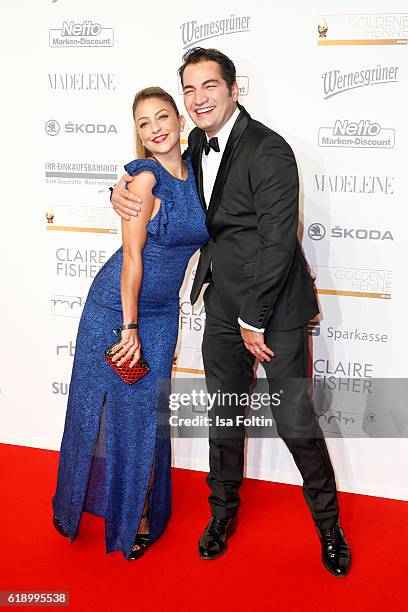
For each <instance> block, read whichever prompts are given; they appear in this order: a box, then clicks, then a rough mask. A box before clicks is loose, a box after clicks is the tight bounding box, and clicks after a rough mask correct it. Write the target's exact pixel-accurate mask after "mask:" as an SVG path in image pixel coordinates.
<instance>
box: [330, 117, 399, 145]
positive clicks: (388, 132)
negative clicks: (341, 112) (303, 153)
mask: <svg viewBox="0 0 408 612" xmlns="http://www.w3.org/2000/svg"><path fill="white" fill-rule="evenodd" d="M318 142H319V147H353V148H357V149H393V148H394V146H395V130H394V129H392V128H384V127H382V126H381V125H380V124H379V123H377V122H374V121H370V120H369V119H360V121H350V120H349V119H336V121H335V122H334V125H333V126H330V127H321V128H319V137H318Z"/></svg>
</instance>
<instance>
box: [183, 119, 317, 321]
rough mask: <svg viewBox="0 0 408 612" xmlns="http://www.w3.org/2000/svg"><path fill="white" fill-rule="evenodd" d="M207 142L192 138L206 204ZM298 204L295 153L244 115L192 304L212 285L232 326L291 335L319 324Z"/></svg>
mask: <svg viewBox="0 0 408 612" xmlns="http://www.w3.org/2000/svg"><path fill="white" fill-rule="evenodd" d="M205 139H206V136H205V133H204V132H203V131H202V130H200V129H199V128H195V129H194V130H193V131H192V132H191V134H190V137H189V153H190V154H191V157H192V163H193V168H194V172H195V176H196V181H197V189H198V192H199V195H200V198H201V201H202V202H204V193H203V182H202V170H201V157H202V149H203V143H204V141H205ZM298 199H299V181H298V172H297V166H296V161H295V157H294V155H293V152H292V149H291V148H290V146H289V145H288V144H287V142H286V141H285V140H284V139H283V138H282V137H281V136H279V134H277V133H276V132H274V131H272V130H270V129H269V128H267V127H266V126H264V125H262V123H259V122H258V121H255V120H254V119H251V117H250V116H249V114H248V113H247V112H246V110H245V109H244V108H243V107H241V112H240V114H239V116H238V119H237V121H236V122H235V125H234V127H233V129H232V132H231V134H230V137H229V139H228V143H227V146H226V149H225V151H224V154H223V157H222V161H221V164H220V168H219V171H218V175H217V179H216V182H215V185H214V189H213V192H212V196H211V201H210V202H209V203H208V204H209V205H208V213H207V220H206V225H207V228H208V230H209V234H210V241H209V242H208V243H207V245H206V246H205V247H204V248H203V249H202V251H201V255H200V260H199V263H198V268H197V272H196V276H195V280H194V284H193V288H192V292H191V302H192V303H194V302H195V301H196V300H197V298H198V296H199V293H200V291H201V288H202V285H203V284H204V283H205V282H206V281H207V282H208V280H210V279H211V280H212V285H213V287H214V289H215V291H216V292H217V296H218V297H219V303H220V306H221V307H222V310H223V313H224V316H227V317H228V318H231V320H234V321H236V320H237V319H238V317H240V318H241V319H242V320H243V321H245V323H248V324H250V325H253V326H254V327H257V328H264V327H268V328H269V329H274V330H288V329H293V328H295V327H299V326H300V325H303V324H304V323H306V322H307V321H308V320H309V319H311V318H313V317H314V316H315V315H316V314H317V313H318V306H317V301H316V296H315V292H314V288H313V283H312V280H311V277H310V274H309V272H308V269H307V265H306V261H305V258H304V256H303V253H302V250H301V248H300V245H299V242H298V239H297V227H298V215H299V208H298ZM210 266H211V268H212V271H211V269H210ZM211 277H212V278H211Z"/></svg>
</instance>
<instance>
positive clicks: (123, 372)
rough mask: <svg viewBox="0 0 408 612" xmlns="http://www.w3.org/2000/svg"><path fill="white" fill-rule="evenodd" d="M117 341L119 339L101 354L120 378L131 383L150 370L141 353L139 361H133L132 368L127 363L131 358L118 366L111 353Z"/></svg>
mask: <svg viewBox="0 0 408 612" xmlns="http://www.w3.org/2000/svg"><path fill="white" fill-rule="evenodd" d="M119 342H120V340H119V341H118V342H115V343H114V344H111V345H110V346H108V348H107V349H106V350H105V353H104V355H103V356H104V358H105V360H106V361H107V362H108V363H109V365H111V366H112V368H113V369H114V370H115V372H116V373H117V374H119V376H120V377H121V379H122V380H123V381H124V382H125V383H126V384H128V385H131V384H132V383H134V382H136V381H138V380H140V379H141V378H142V376H144V375H145V374H147V373H148V372H150V368H149V366H148V364H147V362H146V361H145V359H144V357H143V355H140V358H139V361H137V363H135V365H134V366H133V367H132V368H130V367H129V363H130V361H131V360H128V361H126V362H125V363H123V364H122V365H121V366H119V367H118V365H117V362H116V361H112V357H113V355H112V353H111V351H112V349H113V348H114V347H115V346H116V345H117V344H119Z"/></svg>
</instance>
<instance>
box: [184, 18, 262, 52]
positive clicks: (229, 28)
mask: <svg viewBox="0 0 408 612" xmlns="http://www.w3.org/2000/svg"><path fill="white" fill-rule="evenodd" d="M249 20H250V16H249V15H246V16H245V17H238V16H236V15H230V16H229V17H227V18H226V19H216V20H213V19H211V20H209V21H205V22H204V23H198V22H197V21H196V20H195V19H193V20H191V21H185V22H184V23H182V24H181V26H180V30H181V40H182V43H183V49H188V48H189V47H193V46H195V45H197V44H198V43H201V42H203V41H204V40H209V39H210V38H216V37H218V36H226V35H227V34H237V33H242V32H249Z"/></svg>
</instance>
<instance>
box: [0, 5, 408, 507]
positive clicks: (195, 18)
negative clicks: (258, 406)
mask: <svg viewBox="0 0 408 612" xmlns="http://www.w3.org/2000/svg"><path fill="white" fill-rule="evenodd" d="M192 7H193V8H192ZM406 8H407V7H406V3H405V2H400V1H394V2H392V3H391V4H389V3H386V2H384V0H383V1H382V2H370V3H368V2H357V3H356V2H350V1H346V2H344V1H343V2H338V1H337V2H335V1H332V0H331V1H327V2H326V3H324V2H319V3H313V6H312V7H309V6H308V5H307V3H306V4H305V3H304V2H301V1H300V0H296V1H295V2H292V3H284V2H278V3H273V4H270V3H268V2H263V1H255V2H252V3H249V4H248V3H247V2H243V1H242V0H236V1H235V2H234V3H226V4H225V3H224V4H223V5H221V4H220V3H219V2H215V1H213V0H209V1H208V2H206V3H205V4H203V5H202V6H201V5H200V4H195V5H192V4H191V3H188V2H179V3H177V4H176V5H175V4H168V3H165V2H161V1H159V2H158V4H156V5H155V6H154V7H153V9H152V10H150V9H149V10H148V7H143V6H142V5H141V4H140V3H134V2H130V1H129V0H119V2H116V3H115V4H114V5H113V4H112V5H111V6H110V5H109V3H105V4H104V3H101V2H97V1H96V0H86V1H85V2H79V1H78V0H70V1H69V2H68V0H44V1H43V2H42V3H41V5H39V4H38V3H34V4H33V3H29V2H22V3H21V6H20V7H19V10H21V11H23V10H24V12H25V15H24V17H25V18H24V23H25V24H26V25H21V31H20V34H21V35H20V36H19V37H17V38H16V37H15V36H13V37H11V36H10V37H9V39H10V40H8V41H7V40H6V44H5V47H6V48H5V50H4V52H3V57H4V58H7V57H12V58H13V59H12V60H11V59H10V66H8V67H6V68H5V72H4V73H3V75H4V78H5V79H7V81H8V83H9V84H8V88H7V91H8V94H9V96H5V98H6V100H5V104H6V106H5V109H6V110H5V115H4V119H6V120H5V121H4V123H5V124H7V125H5V127H4V130H5V132H4V134H5V135H6V145H7V144H8V146H7V147H6V148H7V150H8V154H7V159H5V160H4V167H5V168H6V170H7V172H8V176H9V177H10V180H6V181H5V191H4V192H3V193H4V197H5V204H7V205H6V206H5V207H4V213H3V214H4V217H3V218H4V220H5V223H4V225H3V231H2V245H1V246H2V249H3V257H2V261H3V273H2V277H3V289H4V291H3V292H2V293H3V297H2V300H3V303H4V309H3V314H2V321H3V325H2V340H3V343H2V344H3V357H4V359H3V364H2V369H1V375H0V376H1V383H0V427H1V434H0V435H1V437H0V440H1V441H2V442H7V443H12V444H22V445H27V446H36V447H40V448H49V449H58V448H59V444H60V439H61V435H62V430H63V425H64V417H65V408H66V401H67V394H68V389H69V379H70V373H71V367H72V360H73V356H74V352H75V336H76V330H77V326H78V321H79V316H80V314H81V310H82V307H83V304H84V301H85V298H86V295H87V291H88V288H89V285H90V283H91V281H92V279H93V278H94V277H95V275H96V274H97V272H98V270H99V269H100V267H101V266H102V265H103V264H104V262H105V261H106V260H107V259H108V258H109V256H110V255H111V254H112V253H113V252H114V251H115V250H116V249H117V248H118V247H119V246H120V223H119V219H118V217H117V216H116V215H115V214H114V212H113V210H112V208H111V206H110V203H109V197H108V191H107V188H108V186H109V185H112V184H113V183H114V182H115V181H116V180H117V178H118V177H119V176H121V174H122V171H123V164H124V163H126V162H128V161H130V160H131V159H133V158H134V142H133V141H134V127H133V121H132V116H131V105H132V100H133V96H134V94H135V92H136V91H137V90H139V89H140V88H142V87H145V86H149V85H156V84H157V85H161V86H162V87H164V88H166V89H168V90H169V91H170V92H171V93H172V94H173V95H174V96H175V98H176V100H177V101H178V103H179V105H180V108H181V109H182V108H183V100H182V96H181V92H180V86H179V83H178V77H177V73H176V71H177V68H178V66H179V65H180V63H181V56H182V53H183V52H184V51H185V50H187V49H189V48H190V47H192V46H196V45H202V46H206V47H211V46H213V47H217V48H219V49H221V50H222V51H224V52H225V53H227V54H228V55H230V56H231V57H232V58H233V59H234V60H235V62H236V66H237V71H238V75H239V77H238V81H239V87H240V94H241V95H240V101H241V103H242V104H243V105H244V106H245V107H246V108H247V110H248V111H249V113H250V114H252V115H253V116H254V117H256V118H257V119H259V120H260V121H263V122H264V123H266V124H267V125H269V126H270V127H272V128H273V129H275V130H276V131H278V132H280V133H281V134H282V135H283V136H284V137H285V138H286V139H287V140H288V142H289V143H290V144H291V146H292V147H293V149H294V151H295V154H296V157H297V160H298V164H299V172H300V177H301V183H302V190H301V201H300V206H301V225H300V228H299V232H300V234H301V238H302V243H303V248H304V250H305V253H306V255H307V258H308V261H309V263H310V266H311V268H312V270H313V272H314V274H315V275H316V286H317V288H318V293H319V299H320V303H321V307H322V313H323V316H322V317H321V320H319V321H317V322H315V323H314V324H313V325H311V326H310V335H311V340H312V341H313V366H312V367H313V377H314V379H315V381H316V380H320V381H321V382H322V381H323V383H325V382H330V383H331V385H332V386H331V389H332V390H335V389H336V388H337V387H338V386H339V381H340V379H341V378H342V377H343V378H345V377H349V378H353V379H362V378H364V379H373V380H374V379H376V378H403V377H406V376H407V359H406V336H407V335H406V309H405V308H404V307H406V304H407V298H408V290H407V283H406V249H404V247H405V244H406V239H405V230H404V227H405V225H406V223H407V221H408V216H407V212H406V211H407V208H406V202H407V196H408V193H407V172H406V159H407V156H408V133H407V123H406V107H405V104H404V102H403V101H404V100H406V99H407V94H408V55H407V54H408V47H407V40H408V12H407V11H406ZM13 10H17V7H14V9H13ZM404 11H405V12H404ZM14 22H16V21H14ZM18 23H20V24H21V20H20V19H18ZM4 43H5V41H3V44H4ZM187 128H188V129H187V130H186V132H185V133H184V134H183V142H182V144H183V146H184V145H185V144H186V138H187V134H188V131H189V130H190V129H191V128H192V124H191V121H190V120H189V121H188V123H187ZM196 263H197V258H193V260H192V262H191V265H190V267H189V270H188V273H187V275H186V280H185V283H184V286H183V290H182V294H181V303H180V337H179V343H178V348H177V353H176V355H175V366H174V375H175V377H189V378H195V377H196V378H199V379H201V378H202V376H203V370H202V368H203V366H202V361H201V352H200V345H201V338H202V332H203V327H204V322H205V312H204V308H203V305H202V301H200V302H199V303H198V304H196V305H195V306H194V307H192V306H191V305H190V303H189V299H188V295H189V288H190V286H191V281H192V278H193V276H194V272H195V267H196ZM118 323H119V321H118ZM258 375H259V376H261V377H262V376H263V371H262V368H261V367H259V368H258ZM342 391H343V393H342V397H341V409H339V411H338V413H337V414H335V413H334V412H332V413H331V418H327V414H326V415H323V416H325V418H323V416H322V427H323V429H325V431H327V433H328V434H329V433H332V432H333V428H332V425H333V419H334V420H335V421H337V423H336V426H337V429H336V431H337V430H338V429H342V431H343V433H344V434H345V437H344V438H341V437H338V436H337V437H333V436H332V437H331V438H330V439H329V440H328V444H329V447H330V452H331V454H332V456H333V461H334V464H335V468H336V473H337V477H338V482H339V487H340V489H342V490H347V491H355V492H361V493H367V494H373V495H380V496H385V497H395V498H400V499H408V482H407V479H406V458H404V457H406V451H407V442H406V438H405V439H404V438H403V437H395V438H393V439H389V438H388V439H386V438H384V437H383V438H379V437H377V438H374V437H373V436H372V435H370V433H369V432H367V428H364V427H360V428H358V427H357V428H356V427H354V428H353V427H352V426H351V425H350V423H352V422H354V421H353V419H352V418H351V417H350V414H349V418H348V417H347V410H348V406H349V405H350V406H351V405H354V404H353V400H354V399H355V398H354V397H353V396H355V395H356V394H360V395H362V394H365V393H368V391H367V385H359V384H356V385H351V386H350V385H349V386H348V387H346V388H345V389H343V390H342ZM383 399H384V405H385V406H386V407H387V408H390V407H391V408H392V403H393V402H394V399H395V398H393V397H384V398H383ZM362 400H363V403H364V398H362ZM360 403H361V402H360ZM360 416H361V415H360ZM374 419H375V415H374V416H373V417H372V420H374ZM354 424H355V422H354ZM349 425H350V427H349V429H347V427H348V426H349ZM404 451H405V452H404ZM174 465H176V466H180V467H185V468H192V469H204V470H205V469H206V468H207V441H206V440H205V439H204V438H201V439H200V438H197V439H176V440H175V441H174ZM246 469H247V475H248V476H251V477H256V478H263V479H266V480H278V481H282V482H289V483H299V482H300V478H299V475H298V473H297V470H296V469H295V467H294V464H293V462H292V459H291V457H290V455H289V453H288V451H287V449H286V447H285V446H284V445H283V443H282V442H281V441H280V440H279V439H251V440H249V442H248V452H247V468H246Z"/></svg>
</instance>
